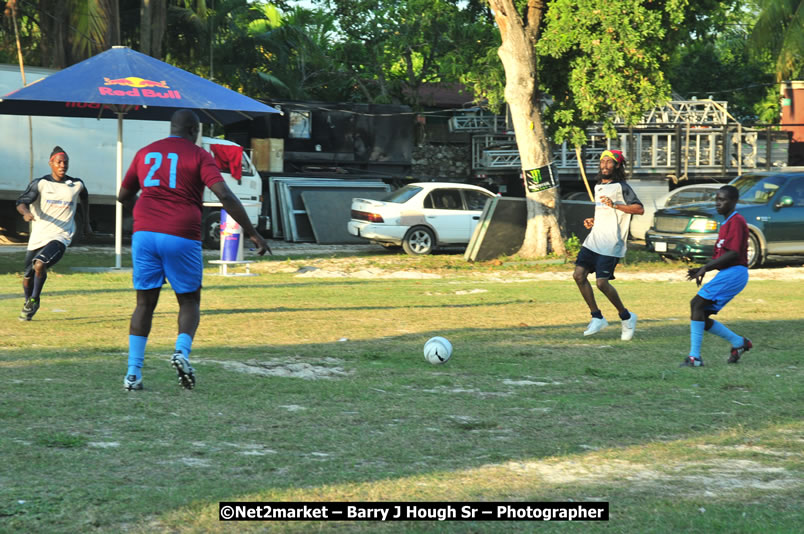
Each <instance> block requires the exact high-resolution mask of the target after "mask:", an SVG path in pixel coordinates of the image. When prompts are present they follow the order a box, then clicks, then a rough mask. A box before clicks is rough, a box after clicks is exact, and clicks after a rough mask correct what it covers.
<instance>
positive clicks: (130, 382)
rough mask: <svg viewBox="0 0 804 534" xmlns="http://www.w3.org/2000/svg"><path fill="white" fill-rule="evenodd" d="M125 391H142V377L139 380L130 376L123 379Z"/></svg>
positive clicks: (135, 376) (134, 376)
mask: <svg viewBox="0 0 804 534" xmlns="http://www.w3.org/2000/svg"><path fill="white" fill-rule="evenodd" d="M123 389H125V390H126V391H139V390H141V389H142V377H139V378H137V375H128V376H127V377H125V378H124V379H123Z"/></svg>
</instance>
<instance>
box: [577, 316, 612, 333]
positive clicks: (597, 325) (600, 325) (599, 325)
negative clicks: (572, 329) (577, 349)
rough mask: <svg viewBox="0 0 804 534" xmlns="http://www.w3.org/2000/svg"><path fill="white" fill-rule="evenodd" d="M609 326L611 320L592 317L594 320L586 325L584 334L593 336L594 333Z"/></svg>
mask: <svg viewBox="0 0 804 534" xmlns="http://www.w3.org/2000/svg"><path fill="white" fill-rule="evenodd" d="M607 326H609V322H608V321H607V320H605V319H598V318H597V317H592V320H591V321H590V322H589V326H587V327H586V330H585V331H584V333H583V335H585V336H591V335H592V334H597V333H598V332H600V331H601V330H603V329H604V328H606V327H607Z"/></svg>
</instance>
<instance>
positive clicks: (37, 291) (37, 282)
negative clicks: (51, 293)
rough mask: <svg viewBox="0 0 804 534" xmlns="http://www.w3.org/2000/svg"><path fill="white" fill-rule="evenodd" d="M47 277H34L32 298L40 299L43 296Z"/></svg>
mask: <svg viewBox="0 0 804 534" xmlns="http://www.w3.org/2000/svg"><path fill="white" fill-rule="evenodd" d="M45 280H47V275H44V276H39V275H38V274H37V275H35V276H34V277H33V291H31V298H33V299H38V298H39V295H41V294H42V288H43V287H44V286H45Z"/></svg>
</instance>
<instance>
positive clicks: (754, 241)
mask: <svg viewBox="0 0 804 534" xmlns="http://www.w3.org/2000/svg"><path fill="white" fill-rule="evenodd" d="M761 265H762V246H761V245H760V244H759V239H758V238H757V236H756V235H755V234H752V233H750V232H749V233H748V268H749V269H756V268H757V267H760V266H761Z"/></svg>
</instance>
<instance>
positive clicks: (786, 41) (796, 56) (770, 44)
mask: <svg viewBox="0 0 804 534" xmlns="http://www.w3.org/2000/svg"><path fill="white" fill-rule="evenodd" d="M757 4H758V6H759V16H758V18H757V21H756V24H755V25H754V29H753V30H752V32H751V38H752V39H753V41H754V43H756V44H757V45H758V46H759V47H760V48H762V49H765V50H769V51H770V52H771V54H772V56H773V57H774V58H775V60H776V81H777V82H781V81H783V80H792V79H798V78H801V77H802V75H804V14H803V13H802V10H803V9H804V2H802V1H801V0H758V2H757Z"/></svg>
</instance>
